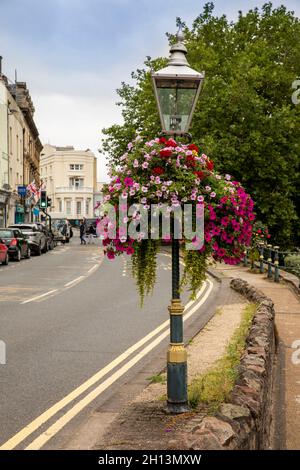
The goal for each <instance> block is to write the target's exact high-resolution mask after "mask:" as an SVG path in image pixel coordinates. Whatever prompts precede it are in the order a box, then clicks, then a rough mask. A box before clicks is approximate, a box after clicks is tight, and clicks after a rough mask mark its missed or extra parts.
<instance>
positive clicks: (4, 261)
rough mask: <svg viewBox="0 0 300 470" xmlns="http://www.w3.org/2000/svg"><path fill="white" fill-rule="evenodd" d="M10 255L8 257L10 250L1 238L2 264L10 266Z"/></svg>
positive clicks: (0, 261) (0, 257)
mask: <svg viewBox="0 0 300 470" xmlns="http://www.w3.org/2000/svg"><path fill="white" fill-rule="evenodd" d="M8 260H9V255H8V248H7V246H6V244H5V242H4V240H2V239H1V238H0V263H2V264H6V265H8Z"/></svg>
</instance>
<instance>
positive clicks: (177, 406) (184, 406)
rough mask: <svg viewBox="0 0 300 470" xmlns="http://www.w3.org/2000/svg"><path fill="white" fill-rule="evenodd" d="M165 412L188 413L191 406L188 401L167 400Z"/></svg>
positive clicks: (174, 413)
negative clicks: (173, 401)
mask: <svg viewBox="0 0 300 470" xmlns="http://www.w3.org/2000/svg"><path fill="white" fill-rule="evenodd" d="M165 411H166V414H168V415H178V414H182V413H188V412H189V411H191V408H190V406H189V404H188V403H169V402H167V407H166V410H165Z"/></svg>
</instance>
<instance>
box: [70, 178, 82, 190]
mask: <svg viewBox="0 0 300 470" xmlns="http://www.w3.org/2000/svg"><path fill="white" fill-rule="evenodd" d="M82 187H83V178H77V177H74V178H70V188H75V189H79V188H82Z"/></svg>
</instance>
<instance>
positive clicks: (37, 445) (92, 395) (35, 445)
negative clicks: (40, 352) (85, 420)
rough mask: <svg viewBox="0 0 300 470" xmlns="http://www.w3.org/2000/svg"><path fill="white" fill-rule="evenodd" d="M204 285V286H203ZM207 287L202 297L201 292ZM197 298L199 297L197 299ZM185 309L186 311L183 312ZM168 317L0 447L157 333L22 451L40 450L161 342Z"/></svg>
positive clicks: (193, 307)
mask: <svg viewBox="0 0 300 470" xmlns="http://www.w3.org/2000/svg"><path fill="white" fill-rule="evenodd" d="M207 286H208V287H207ZM206 287H207V290H206V292H205V294H204V295H203V297H201V296H202V294H203V292H204V291H205V289H206ZM212 289H213V283H212V282H211V281H210V280H207V281H206V282H205V283H204V284H203V286H202V288H201V289H200V291H199V292H198V294H197V298H196V300H194V301H190V302H189V303H188V304H187V305H186V307H185V312H186V313H185V314H184V317H183V321H186V320H188V318H190V317H191V316H192V315H193V314H194V313H195V312H196V311H197V310H198V309H199V307H200V306H201V305H202V304H203V303H204V302H205V301H206V300H207V298H208V297H209V295H210V293H211V291H212ZM199 299H200V300H199ZM187 310H189V311H188V312H187ZM169 323H170V322H169V320H167V321H165V322H164V323H162V324H161V325H160V326H158V327H157V328H156V329H155V330H153V331H151V333H149V334H148V335H146V336H145V337H144V338H142V339H141V340H140V341H138V342H137V343H135V344H134V345H133V346H131V347H130V348H128V349H127V350H126V351H125V352H124V353H122V354H121V355H120V356H118V357H117V358H116V359H114V360H113V361H112V362H110V363H109V364H108V365H107V366H105V367H104V368H103V369H101V370H100V371H99V372H97V373H96V374H95V375H93V376H92V377H91V378H90V379H88V380H86V381H85V382H84V383H83V384H82V385H80V386H79V387H77V388H76V389H75V390H73V391H72V392H71V393H69V394H68V395H67V396H65V397H64V398H63V399H61V400H60V401H58V402H57V403H55V405H53V406H51V407H50V408H49V409H48V410H46V411H45V412H44V413H42V414H41V415H40V416H38V417H37V418H36V419H34V420H33V421H32V422H31V423H29V424H28V425H27V426H25V427H24V428H23V429H21V430H20V431H19V432H18V433H17V434H15V435H14V436H13V437H12V438H10V439H9V440H8V441H6V442H5V443H4V444H2V445H1V447H0V450H12V449H14V448H15V447H16V446H18V445H19V444H20V443H21V442H23V441H24V440H25V439H27V438H28V437H29V436H30V435H31V434H33V433H34V432H35V431H36V430H37V429H38V428H39V427H40V426H42V425H43V424H44V423H46V422H47V421H49V420H50V419H51V418H53V416H55V415H56V414H57V413H58V412H59V411H61V410H62V409H63V408H65V407H66V406H68V405H70V404H71V403H72V402H73V401H74V400H76V399H77V398H78V397H79V396H80V395H82V394H83V393H84V392H86V391H87V390H88V389H89V388H91V387H92V386H93V385H95V384H96V383H97V382H98V381H99V380H100V379H102V378H103V377H104V376H105V375H106V374H108V373H109V372H111V371H112V370H113V369H114V368H115V367H117V366H118V365H119V364H121V363H122V362H123V361H125V360H126V359H127V358H128V357H129V356H131V354H133V353H134V352H135V351H137V350H138V349H139V348H141V347H142V346H143V345H144V344H145V343H147V342H148V341H149V340H151V339H152V338H153V337H154V336H156V335H157V334H159V333H160V332H162V331H163V330H165V331H163V333H161V334H160V335H159V336H158V337H157V338H155V339H154V340H153V341H152V342H151V343H150V344H148V345H147V346H146V347H145V348H144V349H142V350H141V351H140V352H138V353H137V354H136V355H135V356H134V357H133V358H132V359H130V360H129V361H128V362H126V363H125V364H124V365H123V366H122V367H121V368H120V369H118V370H117V371H116V372H114V373H113V374H112V375H111V376H109V377H108V378H107V379H106V380H105V381H104V382H102V383H101V384H100V385H98V386H97V387H96V388H95V389H93V390H92V391H91V392H89V393H88V394H87V395H86V396H85V397H84V398H82V399H81V400H80V401H78V402H77V403H76V404H75V405H74V406H73V407H72V408H70V409H69V410H68V411H67V412H66V413H65V414H63V415H62V416H61V417H60V418H59V419H58V420H57V421H55V422H54V423H53V424H52V425H51V426H50V427H48V428H47V429H46V430H45V431H44V432H42V433H41V434H40V435H39V436H38V437H37V438H36V439H34V440H33V441H32V442H31V443H30V444H29V445H28V446H27V447H26V448H25V450H38V449H41V448H42V447H43V446H44V445H45V444H46V443H47V442H48V441H49V440H50V439H51V438H52V437H53V436H54V435H56V434H57V433H58V432H59V431H60V430H61V429H62V428H63V427H64V426H65V425H66V424H67V423H69V422H70V421H71V420H72V419H73V418H74V417H75V416H76V415H77V414H78V413H80V412H81V411H82V410H83V409H84V408H86V406H88V405H89V404H90V403H91V402H92V401H93V400H95V399H96V398H97V397H98V396H99V395H100V394H101V393H102V392H104V391H105V390H106V389H107V388H108V387H110V386H111V385H112V384H113V383H114V382H116V381H117V380H118V379H119V378H120V377H121V376H122V375H124V374H125V373H126V372H127V371H128V370H129V369H131V368H132V367H133V366H134V365H135V364H137V363H138V362H139V361H140V360H141V359H142V358H143V357H145V356H146V355H147V354H148V353H149V352H150V351H151V350H153V349H154V348H155V347H156V346H157V345H158V344H159V343H160V342H161V341H163V340H164V339H165V338H166V337H167V336H168V335H169V328H168V327H169Z"/></svg>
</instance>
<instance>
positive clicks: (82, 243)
mask: <svg viewBox="0 0 300 470" xmlns="http://www.w3.org/2000/svg"><path fill="white" fill-rule="evenodd" d="M79 231H80V244H81V245H86V241H85V239H84V236H85V231H86V225H85V223H84V221H83V220H82V221H81V223H80V226H79Z"/></svg>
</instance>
